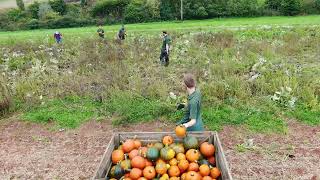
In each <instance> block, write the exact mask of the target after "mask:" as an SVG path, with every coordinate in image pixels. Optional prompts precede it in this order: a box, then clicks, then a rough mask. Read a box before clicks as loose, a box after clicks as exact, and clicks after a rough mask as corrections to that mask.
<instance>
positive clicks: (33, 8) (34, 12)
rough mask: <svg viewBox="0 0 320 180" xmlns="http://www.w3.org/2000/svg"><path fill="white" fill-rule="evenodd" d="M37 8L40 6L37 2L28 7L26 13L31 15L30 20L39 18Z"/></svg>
mask: <svg viewBox="0 0 320 180" xmlns="http://www.w3.org/2000/svg"><path fill="white" fill-rule="evenodd" d="M39 6H40V3H39V2H38V1H35V2H34V3H32V4H30V5H29V6H28V9H27V11H28V12H29V13H30V14H31V16H32V18H34V19H39V16H38V13H39Z"/></svg>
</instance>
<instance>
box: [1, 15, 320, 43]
mask: <svg viewBox="0 0 320 180" xmlns="http://www.w3.org/2000/svg"><path fill="white" fill-rule="evenodd" d="M319 24H320V16H319V15H313V16H297V17H282V16H274V17H256V18H217V19H208V20H187V21H184V22H179V21H178V22H154V23H140V24H127V25H126V29H127V32H128V34H130V33H131V32H157V33H159V34H160V33H161V31H162V30H169V31H186V30H187V31H190V30H194V31H198V30H204V31H216V30H219V29H220V30H222V29H233V28H235V29H237V28H239V27H247V28H256V27H257V26H262V25H268V26H278V25H279V26H292V25H295V26H298V25H303V26H305V25H319ZM119 28H120V25H111V26H105V27H104V29H105V31H106V36H107V37H108V38H114V36H115V32H117V31H118V30H119ZM96 30H97V27H81V28H66V29H59V31H60V32H62V34H63V35H64V38H65V39H68V38H70V39H72V38H75V37H91V36H96ZM54 31H55V30H52V29H50V30H48V29H41V30H29V31H16V32H0V42H1V44H5V43H8V42H12V43H14V42H17V41H27V40H45V39H46V37H49V38H52V37H51V36H52V34H53V32H54Z"/></svg>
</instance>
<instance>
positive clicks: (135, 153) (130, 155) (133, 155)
mask: <svg viewBox="0 0 320 180" xmlns="http://www.w3.org/2000/svg"><path fill="white" fill-rule="evenodd" d="M136 156H139V151H138V150H137V149H134V150H132V151H131V152H130V153H129V159H131V160H132V159H133V158H134V157H136Z"/></svg>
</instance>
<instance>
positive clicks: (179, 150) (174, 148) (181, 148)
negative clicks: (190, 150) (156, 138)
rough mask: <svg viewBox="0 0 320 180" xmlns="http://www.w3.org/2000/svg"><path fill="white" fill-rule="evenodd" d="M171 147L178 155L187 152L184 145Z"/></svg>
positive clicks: (172, 145)
mask: <svg viewBox="0 0 320 180" xmlns="http://www.w3.org/2000/svg"><path fill="white" fill-rule="evenodd" d="M170 147H171V148H172V149H173V150H174V152H175V153H176V154H179V153H183V154H184V153H185V150H184V147H183V145H182V144H171V145H170Z"/></svg>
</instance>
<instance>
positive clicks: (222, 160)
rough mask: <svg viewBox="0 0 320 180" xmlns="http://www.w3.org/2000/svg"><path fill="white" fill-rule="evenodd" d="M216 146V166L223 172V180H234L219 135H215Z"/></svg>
mask: <svg viewBox="0 0 320 180" xmlns="http://www.w3.org/2000/svg"><path fill="white" fill-rule="evenodd" d="M214 142H215V143H214V145H215V148H216V165H217V167H218V168H219V169H220V171H221V178H222V179H223V180H232V176H231V173H230V169H229V166H228V163H227V160H226V157H225V155H224V153H223V149H222V145H221V142H220V139H219V136H218V133H215V135H214Z"/></svg>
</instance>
